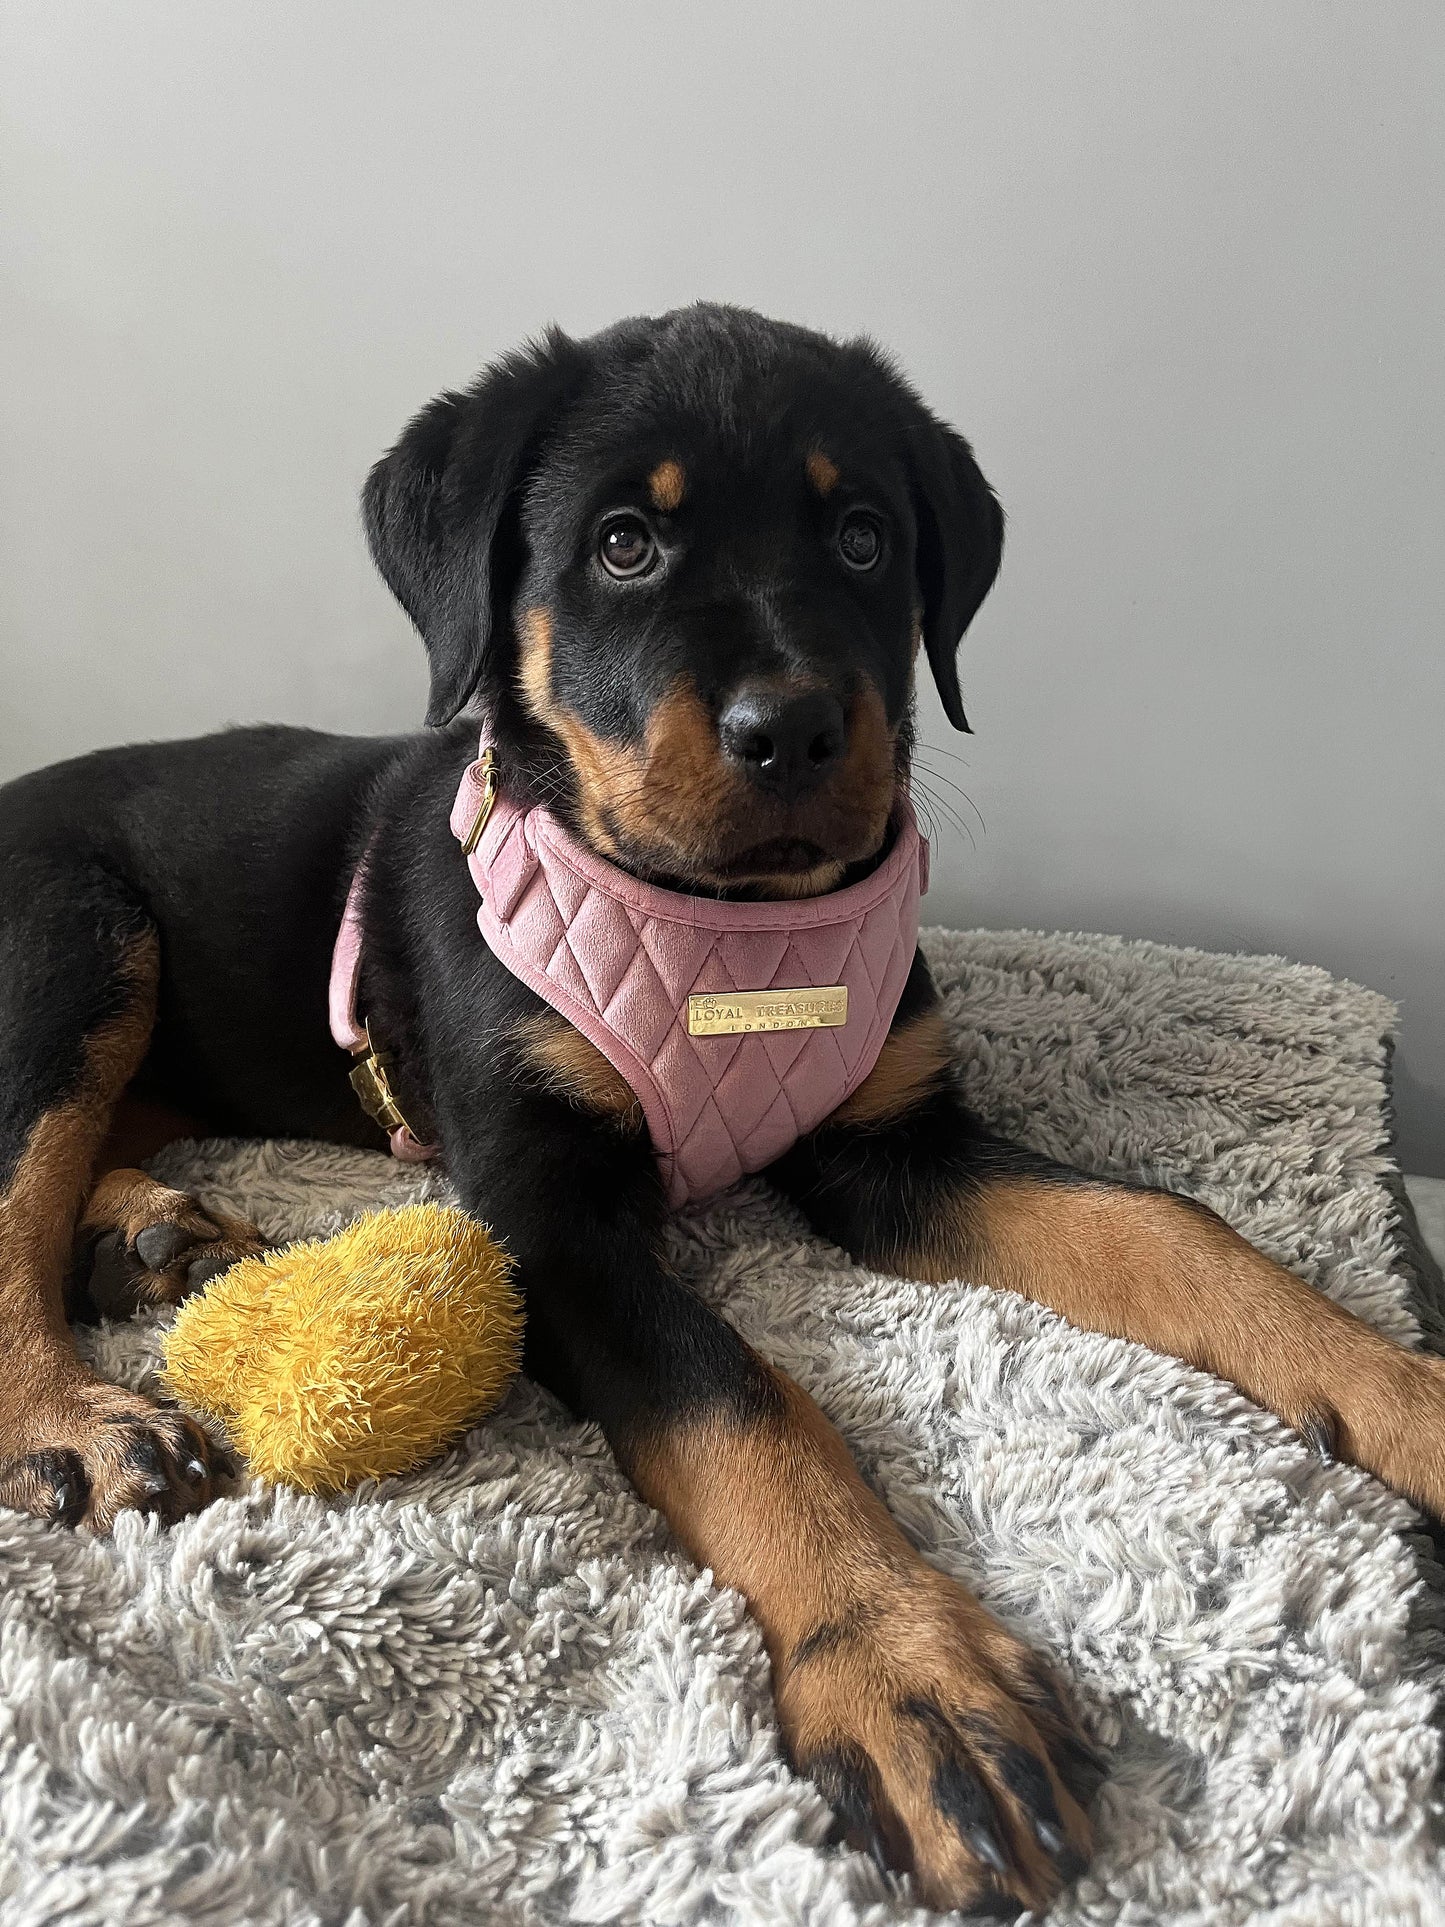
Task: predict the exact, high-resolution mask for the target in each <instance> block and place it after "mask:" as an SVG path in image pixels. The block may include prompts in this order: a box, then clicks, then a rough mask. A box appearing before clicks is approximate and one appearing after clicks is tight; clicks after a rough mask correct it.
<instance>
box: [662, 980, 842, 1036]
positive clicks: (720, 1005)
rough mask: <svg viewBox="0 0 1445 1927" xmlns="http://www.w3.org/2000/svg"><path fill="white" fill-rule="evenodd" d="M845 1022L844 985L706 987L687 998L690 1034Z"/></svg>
mask: <svg viewBox="0 0 1445 1927" xmlns="http://www.w3.org/2000/svg"><path fill="white" fill-rule="evenodd" d="M847 1021H848V986H847V984H829V985H828V986H827V988H826V989H824V990H705V991H703V992H701V993H700V994H698V995H694V996H692V997H689V998H688V1000H687V1034H688V1036H689V1037H735V1036H737V1035H738V1034H739V1033H740V1032H742V1031H750V1030H836V1029H837V1028H838V1026H839V1025H840V1024H846V1023H847Z"/></svg>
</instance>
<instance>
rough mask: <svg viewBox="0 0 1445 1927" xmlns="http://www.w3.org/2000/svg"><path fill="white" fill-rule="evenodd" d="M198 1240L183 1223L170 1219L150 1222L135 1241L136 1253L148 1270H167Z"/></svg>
mask: <svg viewBox="0 0 1445 1927" xmlns="http://www.w3.org/2000/svg"><path fill="white" fill-rule="evenodd" d="M195 1242H196V1240H195V1238H194V1237H193V1236H192V1234H191V1233H190V1232H189V1231H187V1230H186V1229H185V1227H184V1226H183V1225H178V1224H175V1223H174V1222H172V1221H170V1220H163V1221H162V1222H161V1223H160V1224H148V1225H147V1226H146V1228H145V1230H144V1231H142V1232H140V1233H139V1234H138V1236H137V1238H136V1241H135V1253H136V1256H137V1257H138V1258H139V1259H140V1261H141V1263H142V1264H143V1265H144V1266H145V1268H146V1270H147V1271H165V1270H166V1269H167V1267H168V1266H170V1265H173V1264H174V1263H175V1261H176V1259H177V1258H179V1257H180V1255H181V1253H182V1252H183V1251H188V1250H189V1249H190V1247H191V1246H192V1245H193V1244H194V1243H195Z"/></svg>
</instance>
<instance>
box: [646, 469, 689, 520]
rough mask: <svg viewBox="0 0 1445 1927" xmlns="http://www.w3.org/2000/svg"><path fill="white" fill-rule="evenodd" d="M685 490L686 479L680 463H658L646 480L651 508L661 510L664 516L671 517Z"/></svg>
mask: <svg viewBox="0 0 1445 1927" xmlns="http://www.w3.org/2000/svg"><path fill="white" fill-rule="evenodd" d="M686 489H687V477H686V475H684V474H683V472H682V463H681V462H674V461H672V460H668V461H665V462H659V463H658V464H657V467H656V468H655V469H653V471H652V473H651V474H650V475H649V476H648V478H647V492H648V494H649V495H650V496H651V497H652V506H653V507H654V508H655V509H661V511H662V513H663V514H664V515H671V513H672V511H673V510H674V509H675V508H677V507H679V506H680V504H681V502H682V498H683V495H684V493H685V492H686Z"/></svg>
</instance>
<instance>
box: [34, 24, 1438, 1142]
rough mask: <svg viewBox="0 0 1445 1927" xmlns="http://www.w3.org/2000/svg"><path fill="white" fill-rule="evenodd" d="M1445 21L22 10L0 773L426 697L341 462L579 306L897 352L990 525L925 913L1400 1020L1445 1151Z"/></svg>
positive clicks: (346, 718)
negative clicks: (702, 305) (1262, 972)
mask: <svg viewBox="0 0 1445 1927" xmlns="http://www.w3.org/2000/svg"><path fill="white" fill-rule="evenodd" d="M1442 102H1445V10H1442V9H1441V8H1440V7H1439V5H1438V0H1419V3H1418V4H1388V0H1386V3H1384V4H1380V3H1379V0H1377V4H1374V5H1372V6H1369V7H1358V6H1348V5H1338V6H1336V5H1328V4H1323V0H1316V3H1314V4H1307V3H1305V0H1253V3H1252V4H1250V5H1247V6H1245V5H1228V4H1210V5H1207V6H1194V5H1189V4H1181V0H1171V4H1170V5H1169V6H1167V7H1160V6H1159V5H1157V3H1156V0H1143V3H1142V4H1124V3H1123V0H1091V4H1090V5H1088V6H1059V5H1057V4H1047V5H1035V4H1028V3H1027V0H1022V3H1021V0H997V4H962V3H960V0H937V4H926V3H925V0H913V3H912V4H901V5H894V6H890V7H883V8H880V7H876V6H874V5H868V4H854V3H852V0H829V4H821V0H820V3H819V4H803V3H802V0H771V4H767V5H754V4H750V3H749V4H736V3H735V0H730V4H727V5H723V6H716V7H707V8H703V7H666V6H663V5H660V4H654V5H642V4H628V0H614V3H613V4H611V5H609V6H608V7H606V8H601V7H587V6H581V5H573V6H555V5H545V4H540V5H539V4H535V0H534V3H533V4H529V5H528V6H526V7H519V6H516V5H512V4H507V5H483V4H472V5H461V4H431V5H417V6H407V7H402V6H398V5H395V4H390V5H382V4H371V3H369V0H337V3H336V4H327V3H326V0H287V4H285V5H273V4H258V0H234V3H233V4H229V5H222V4H216V3H214V0H211V3H210V4H207V3H206V0H176V3H175V4H165V5H161V4H146V3H144V0H121V3H120V4H116V5H113V6H107V7H97V6H94V5H93V4H79V5H76V4H65V3H63V0H47V4H44V5H41V4H39V0H31V4H24V3H23V0H12V4H10V5H9V6H8V7H6V8H4V9H3V11H0V274H3V285H0V354H3V373H0V407H3V418H0V542H3V556H0V664H3V687H0V776H3V775H9V774H12V773H14V772H16V771H19V770H22V769H25V768H28V767H30V766H32V765H35V764H38V763H41V762H44V761H47V760H50V759H53V758H56V757H60V756H65V755H69V754H72V753H73V752H76V751H79V750H83V749H87V748H90V747H93V746H95V745H98V744H101V743H106V742H112V741H117V740H121V739H125V738H129V737H137V736H168V735H180V734H184V733H187V732H190V731H194V730H200V729H206V728H210V727H212V726H214V725H216V724H219V723H222V722H225V721H228V720H238V721H239V720H251V719H255V718H261V717H274V718H283V719H288V720H294V721H306V722H313V723H318V724H324V725H329V726H333V727H337V728H341V729H355V730H379V729H386V728H394V727H396V726H397V725H399V724H405V723H409V722H411V721H412V720H414V719H416V718H417V717H419V715H420V712H421V707H422V688H423V677H422V671H421V663H420V652H419V649H418V647H417V645H416V642H415V640H414V638H413V637H412V635H411V633H410V631H409V630H408V628H407V625H406V623H405V621H404V619H403V618H402V617H401V616H400V614H399V612H398V611H397V610H396V609H395V608H393V607H392V605H391V604H390V603H389V601H388V600H387V597H386V594H385V592H384V590H383V589H382V587H381V585H380V583H379V581H377V580H376V579H374V578H373V576H372V574H371V570H370V566H369V564H368V562H367V560H366V557H365V554H364V550H363V546H362V542H361V537H360V533H359V527H358V522H357V516H356V509H355V500H356V492H357V487H358V484H359V482H360V480H361V477H362V475H363V473H364V471H365V468H366V466H367V464H368V463H369V462H370V460H371V459H372V458H373V457H374V456H375V455H376V454H377V453H378V452H379V450H380V449H381V448H382V447H383V446H384V445H385V444H386V443H387V442H389V441H390V440H391V438H392V437H393V436H394V434H395V433H396V431H397V429H398V428H399V427H400V425H401V423H402V421H403V420H404V419H405V417H406V416H407V415H408V414H409V413H410V412H411V411H412V410H413V409H414V408H415V407H417V406H418V405H419V404H420V403H421V402H422V401H424V400H425V399H426V398H427V397H428V396H429V395H430V394H431V393H433V392H434V391H435V390H436V389H438V388H440V387H442V386H444V385H446V384H448V383H455V382H459V381H462V380H465V379H467V378H468V377H469V376H470V375H471V374H472V373H473V372H474V370H475V369H476V367H477V366H478V365H479V364H480V363H481V361H483V360H484V359H485V358H486V357H488V356H490V355H491V354H493V353H495V352H497V351H499V350H500V349H502V348H503V347H505V346H507V345H509V344H510V343H512V342H513V341H515V340H516V339H518V338H519V337H521V336H523V335H525V334H527V333H529V332H531V331H533V330H535V329H536V328H538V327H539V326H541V325H542V324H543V323H545V322H547V321H548V320H551V319H553V318H555V319H557V320H559V321H561V322H562V323H563V324H564V325H565V326H568V327H570V328H572V329H575V330H587V329H590V328H592V327H594V326H598V325H601V324H603V323H605V322H606V321H608V320H611V319H613V318H614V317H615V316H616V315H618V314H619V313H622V312H627V311H633V310H638V309H648V308H660V307H664V306H669V305H672V304H674V303H677V302H680V301H685V300H689V299H692V298H694V297H696V296H700V295H706V296H717V297H725V298H728V299H732V300H737V301H742V302H748V303H752V304H755V305H757V306H759V307H762V308H765V309H769V310H773V311H775V312H778V313H781V314H785V315H788V316H792V317H795V318H797V319H799V320H803V321H807V322H811V323H813V324H816V325H820V326H823V327H826V328H829V329H834V330H845V331H852V330H860V329H861V330H867V331H870V332H872V333H874V334H876V335H878V336H879V337H881V338H882V339H883V340H884V341H886V342H888V343H889V344H890V345H891V346H892V347H894V348H895V349H896V351H897V352H898V354H899V356H900V357H901V359H902V361H903V362H904V364H905V365H906V366H907V367H908V368H909V369H910V370H911V372H912V373H913V374H914V376H915V377H916V378H917V380H918V381H919V382H920V383H921V384H922V386H923V388H924V389H925V391H926V392H927V394H928V395H929V396H930V397H931V399H932V400H933V401H934V403H935V405H936V406H938V407H939V408H940V409H941V410H942V411H943V412H945V413H946V414H948V415H949V416H951V417H953V418H954V419H955V420H956V421H958V422H959V423H960V424H961V425H962V426H963V427H964V429H965V431H966V432H967V433H968V434H969V435H970V436H971V437H972V438H973V439H974V441H975V443H976V446H977V448H978V451H979V454H980V457H981V459H982V461H983V464H984V467H985V470H986V472H987V473H988V474H989V476H990V477H991V479H992V480H993V481H994V483H995V484H996V486H997V487H998V489H999V490H1000V493H1001V494H1002V496H1003V499H1004V501H1005V503H1006V505H1007V507H1008V509H1009V511H1010V515H1011V534H1010V542H1009V550H1008V557H1007V561H1006V563H1005V568H1004V574H1003V577H1002V580H1001V582H1000V585H999V587H998V589H997V591H996V592H995V595H994V597H993V599H992V600H991V601H990V602H989V603H988V604H987V605H986V607H985V609H984V612H983V614H982V615H981V616H980V618H979V620H978V622H977V624H976V625H975V629H974V631H973V634H972V635H971V637H970V639H969V642H968V644H967V657H966V664H965V673H964V685H965V694H966V698H967V702H968V708H969V713H970V716H971V718H972V719H973V721H974V725H975V728H976V729H977V731H978V734H977V736H976V737H975V738H973V739H971V740H969V739H951V738H950V734H949V732H948V730H947V728H946V725H945V724H944V723H943V721H942V719H941V716H940V714H939V712H938V710H937V707H936V705H935V704H934V703H933V701H932V699H931V697H930V699H929V701H928V705H927V733H928V738H929V741H930V743H932V744H937V745H939V746H940V750H941V749H942V748H943V747H946V748H947V750H948V752H949V754H950V755H952V754H961V756H962V757H963V759H964V760H963V762H961V763H955V762H951V761H947V760H944V758H943V757H942V755H941V754H939V755H930V759H929V760H930V761H931V762H932V763H933V765H934V767H935V768H936V769H937V770H938V771H939V772H940V774H941V775H943V776H946V777H947V778H948V780H950V781H954V782H958V783H960V784H961V785H962V786H963V788H964V789H966V791H967V792H968V795H969V796H970V797H971V798H972V800H973V803H974V804H975V805H976V806H977V809H978V812H979V813H980V815H981V816H982V818H983V819H984V822H985V823H986V824H987V831H986V833H985V832H984V831H983V830H982V829H981V828H980V826H979V824H978V822H977V820H975V819H974V817H973V813H972V811H971V810H969V809H968V808H966V807H964V806H962V805H960V807H961V809H962V813H963V815H964V816H965V818H967V820H968V821H969V822H970V824H971V826H972V830H973V840H972V841H971V840H970V839H969V838H968V837H967V836H965V835H962V834H954V835H952V836H950V837H949V838H948V839H947V840H946V841H945V842H944V844H943V846H942V847H941V848H940V849H939V851H938V857H937V860H936V862H935V870H934V874H935V879H936V881H935V894H934V897H933V899H932V910H933V914H934V915H935V916H937V917H938V918H939V919H941V920H942V919H946V920H948V921H951V922H958V923H991V924H1012V923H1023V924H1029V925H1033V926H1042V927H1046V928H1047V927H1074V928H1080V927H1082V928H1090V929H1107V930H1120V931H1125V932H1128V933H1131V934H1139V935H1148V936H1154V937H1160V938H1165V939H1170V940H1177V941H1185V942H1190V943H1198V944H1204V945H1209V946H1213V947H1218V948H1225V949H1232V948H1246V949H1251V950H1274V951H1283V952H1285V953H1287V954H1289V955H1291V956H1295V957H1300V958H1305V959H1308V960H1311V961H1314V962H1318V963H1321V964H1324V965H1326V966H1328V967H1329V968H1330V969H1332V970H1334V971H1337V972H1343V973H1345V974H1348V975H1350V976H1353V977H1356V978H1358V979H1361V980H1363V981H1365V982H1368V983H1371V984H1373V985H1376V986H1377V987H1379V988H1380V989H1383V990H1385V991H1387V992H1390V993H1392V994H1393V995H1395V996H1396V997H1398V998H1400V999H1401V1001H1402V1003H1403V1006H1404V1030H1403V1048H1402V1052H1401V1059H1400V1069H1401V1073H1402V1076H1401V1097H1402V1112H1403V1121H1404V1126H1405V1134H1406V1156H1407V1160H1408V1161H1409V1162H1410V1163H1412V1164H1413V1165H1414V1167H1415V1168H1417V1169H1422V1170H1431V1171H1435V1172H1445V862H1442V852H1445V777H1442V774H1441V768H1440V752H1441V746H1442V718H1445V651H1442V647H1441V642H1442V631H1445V566H1442V564H1445V545H1442V533H1445V531H1442V504H1445V473H1442V469H1445V432H1442V431H1445V407H1442V397H1445V373H1442V366H1441V344H1442V321H1445V248H1442V245H1441V242H1442V234H1441V220H1440V216H1441V208H1442V205H1445V140H1442Z"/></svg>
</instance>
